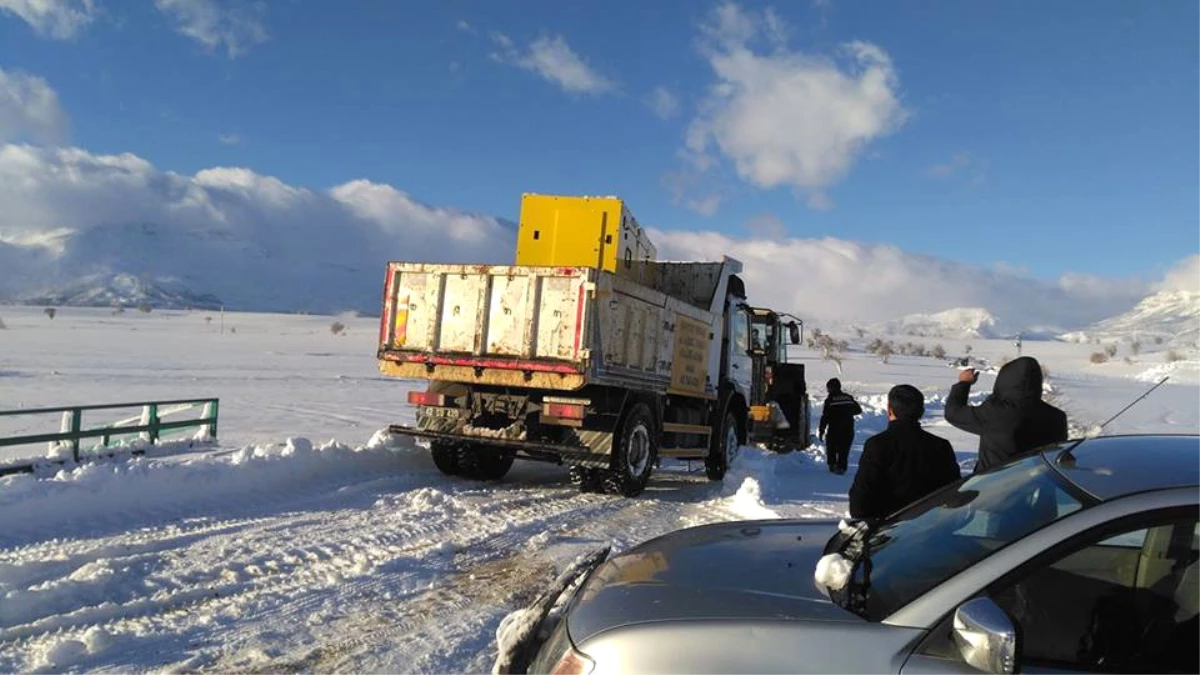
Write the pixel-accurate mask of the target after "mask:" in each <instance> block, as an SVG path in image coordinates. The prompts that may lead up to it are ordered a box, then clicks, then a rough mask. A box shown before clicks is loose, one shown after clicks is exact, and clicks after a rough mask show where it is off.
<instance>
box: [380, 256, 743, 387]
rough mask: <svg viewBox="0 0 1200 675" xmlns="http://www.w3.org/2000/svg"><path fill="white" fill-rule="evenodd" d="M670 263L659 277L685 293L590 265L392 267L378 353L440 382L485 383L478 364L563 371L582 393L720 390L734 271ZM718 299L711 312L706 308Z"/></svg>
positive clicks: (410, 372)
mask: <svg viewBox="0 0 1200 675" xmlns="http://www.w3.org/2000/svg"><path fill="white" fill-rule="evenodd" d="M732 262H735V263H736V261H732ZM670 265H672V267H670V268H669V269H666V270H665V272H664V273H663V274H661V275H660V274H658V272H659V270H656V274H655V278H656V280H661V281H660V282H658V283H663V284H669V285H670V286H671V287H672V290H676V291H677V295H676V294H674V293H673V294H670V295H669V294H668V293H664V292H663V291H662V290H659V289H657V288H653V287H649V286H646V285H643V284H640V283H638V282H636V281H634V280H631V279H627V278H623V277H619V276H617V275H615V274H612V273H609V272H602V271H598V270H595V269H591V268H571V267H566V268H561V267H530V266H500V265H495V266H489V265H437V264H425V263H391V265H390V267H389V272H390V274H389V279H390V280H391V281H390V286H389V287H388V289H387V291H386V294H385V306H384V318H383V331H382V333H381V344H380V358H381V359H384V360H387V361H390V362H394V363H398V364H405V363H408V364H411V365H410V366H405V367H404V368H403V369H401V370H400V371H392V372H394V373H404V374H403V375H401V376H404V377H409V376H412V377H428V378H429V379H440V374H444V373H445V372H446V371H445V370H443V371H438V370H437V368H438V367H442V366H445V367H447V368H451V367H457V368H458V370H457V371H452V372H455V373H457V375H456V377H460V378H462V377H467V375H466V374H465V373H470V377H472V378H478V379H472V380H470V381H477V382H487V381H488V375H487V374H486V372H483V373H481V371H480V369H483V371H487V370H488V369H495V370H503V369H508V370H509V371H510V372H511V371H513V370H517V371H530V370H535V371H536V370H539V369H544V370H549V371H550V372H563V371H562V369H564V368H565V369H567V371H568V372H574V373H578V375H576V376H574V378H573V379H572V380H571V381H572V382H573V383H574V384H573V385H572V386H580V383H581V382H585V381H586V382H591V383H594V384H613V385H619V386H639V387H646V388H651V389H655V390H660V391H666V390H668V389H674V390H676V391H679V392H681V393H690V394H693V395H697V396H702V395H711V394H712V389H713V387H715V385H716V383H717V382H718V381H719V380H718V378H717V376H716V370H717V368H719V363H720V357H719V353H717V352H718V351H719V345H720V334H721V330H722V325H721V322H722V317H721V314H720V310H721V309H722V307H723V302H724V295H723V294H724V292H725V288H724V286H725V279H726V278H727V277H728V275H729V274H730V273H732V272H731V271H730V268H731V267H732V266H728V265H723V264H722V263H697V264H694V267H693V265H689V264H686V263H675V264H670ZM689 268H692V269H689ZM684 289H686V290H684ZM715 292H720V293H721V294H722V295H721V298H720V301H719V302H715V303H713V304H716V306H717V308H718V312H716V313H713V312H712V311H711V310H710V308H709V307H705V306H704V304H707V303H710V302H713V301H712V294H713V293H715ZM673 296H674V297H673ZM681 322H682V323H683V324H684V325H683V327H682V330H681V329H680V324H681ZM681 333H682V335H683V336H684V339H683V340H682V341H678V342H677V340H676V336H677V335H679V334H681ZM714 341H715V342H716V343H717V344H716V349H713V348H712V347H713V345H712V342H714ZM714 361H715V362H714ZM426 366H430V368H429V369H426ZM497 377H499V376H497ZM580 377H583V378H584V379H580ZM498 381H499V380H498ZM505 382H507V383H511V382H512V380H511V376H508V377H506V378H505Z"/></svg>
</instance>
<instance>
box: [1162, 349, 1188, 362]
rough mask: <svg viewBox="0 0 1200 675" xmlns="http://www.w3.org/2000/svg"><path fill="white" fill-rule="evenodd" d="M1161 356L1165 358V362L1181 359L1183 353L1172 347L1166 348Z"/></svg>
mask: <svg viewBox="0 0 1200 675" xmlns="http://www.w3.org/2000/svg"><path fill="white" fill-rule="evenodd" d="M1163 358H1164V359H1166V361H1167V363H1174V362H1175V361H1182V360H1183V354H1180V353H1179V352H1177V351H1175V350H1174V349H1168V350H1167V353H1166V354H1164V355H1163Z"/></svg>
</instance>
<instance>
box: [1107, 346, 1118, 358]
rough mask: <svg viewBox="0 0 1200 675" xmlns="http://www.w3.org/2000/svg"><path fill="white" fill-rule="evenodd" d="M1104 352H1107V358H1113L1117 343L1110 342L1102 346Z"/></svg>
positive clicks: (1115, 353)
mask: <svg viewBox="0 0 1200 675" xmlns="http://www.w3.org/2000/svg"><path fill="white" fill-rule="evenodd" d="M1104 353H1105V354H1108V358H1110V359H1111V358H1113V357H1114V356H1116V355H1117V345H1115V344H1111V345H1106V346H1105V347H1104Z"/></svg>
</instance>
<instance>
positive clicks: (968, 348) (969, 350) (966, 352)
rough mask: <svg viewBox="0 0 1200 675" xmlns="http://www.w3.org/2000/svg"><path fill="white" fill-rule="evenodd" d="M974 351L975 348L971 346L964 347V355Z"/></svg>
mask: <svg viewBox="0 0 1200 675" xmlns="http://www.w3.org/2000/svg"><path fill="white" fill-rule="evenodd" d="M972 349H973V347H971V345H967V346H966V347H963V353H964V354H970V353H971V350H972Z"/></svg>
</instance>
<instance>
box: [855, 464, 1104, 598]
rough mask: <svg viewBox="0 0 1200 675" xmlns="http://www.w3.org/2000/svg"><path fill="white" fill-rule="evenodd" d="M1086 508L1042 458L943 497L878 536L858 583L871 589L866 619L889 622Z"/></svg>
mask: <svg viewBox="0 0 1200 675" xmlns="http://www.w3.org/2000/svg"><path fill="white" fill-rule="evenodd" d="M1081 508H1083V504H1082V503H1081V502H1080V501H1079V500H1078V499H1076V498H1075V497H1074V496H1072V494H1071V493H1070V492H1069V491H1067V490H1066V489H1065V488H1064V487H1063V486H1062V485H1061V484H1060V483H1059V478H1058V477H1057V474H1056V473H1055V472H1054V471H1053V470H1052V469H1050V467H1049V466H1048V465H1047V464H1046V462H1045V460H1043V459H1042V458H1041V456H1034V457H1029V458H1027V459H1025V460H1022V461H1019V462H1016V463H1013V464H1010V465H1008V466H1007V467H1004V468H1002V469H1000V470H998V471H993V472H987V473H983V474H979V475H975V476H972V477H970V478H968V479H967V480H965V481H964V482H962V483H960V484H958V485H951V486H949V487H947V488H945V489H943V490H941V491H939V492H936V493H934V494H932V495H930V496H929V497H927V498H925V499H924V500H921V501H919V502H917V503H915V504H913V505H912V506H909V507H908V508H906V509H904V510H902V511H900V512H899V513H897V514H896V515H895V516H894V517H893V518H892V519H891V520H890V521H887V522H886V523H884V524H883V525H882V526H881V527H879V528H878V529H877V530H876V531H875V532H874V533H873V534H872V535H871V537H870V539H869V546H870V561H871V565H870V567H869V570H866V569H865V567H866V566H863V567H864V569H860V575H859V577H858V578H856V581H858V582H859V584H863V583H866V584H867V585H868V593H867V594H866V601H865V604H864V610H863V614H864V616H865V617H866V618H867V619H870V620H872V621H879V620H882V619H884V618H886V617H887V616H888V615H890V614H891V613H892V612H895V611H896V610H898V609H900V608H901V607H903V606H904V605H906V604H908V603H909V602H911V601H912V600H914V599H915V598H917V597H919V596H920V595H922V594H923V593H925V592H927V591H929V590H930V589H932V588H933V587H934V586H937V585H938V584H940V583H942V582H943V581H945V580H946V579H948V578H950V577H951V576H953V575H955V574H957V573H958V572H961V571H962V570H965V569H967V568H968V567H970V566H971V565H974V564H975V563H977V562H979V561H980V560H982V559H983V558H985V557H987V556H988V555H991V554H992V553H993V552H995V551H997V550H999V549H1000V548H1002V547H1004V546H1007V545H1008V544H1010V543H1012V542H1014V541H1016V540H1018V539H1020V538H1022V537H1024V536H1026V535H1028V534H1029V533H1031V532H1033V531H1035V530H1038V529H1041V528H1042V527H1044V526H1045V525H1047V524H1049V523H1051V522H1053V521H1055V520H1058V519H1059V518H1063V517H1065V516H1067V515H1069V514H1071V513H1074V512H1075V511H1078V510H1079V509H1081ZM868 571H869V574H870V578H869V579H867V578H866V576H865V574H866V573H867V572H868Z"/></svg>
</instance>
